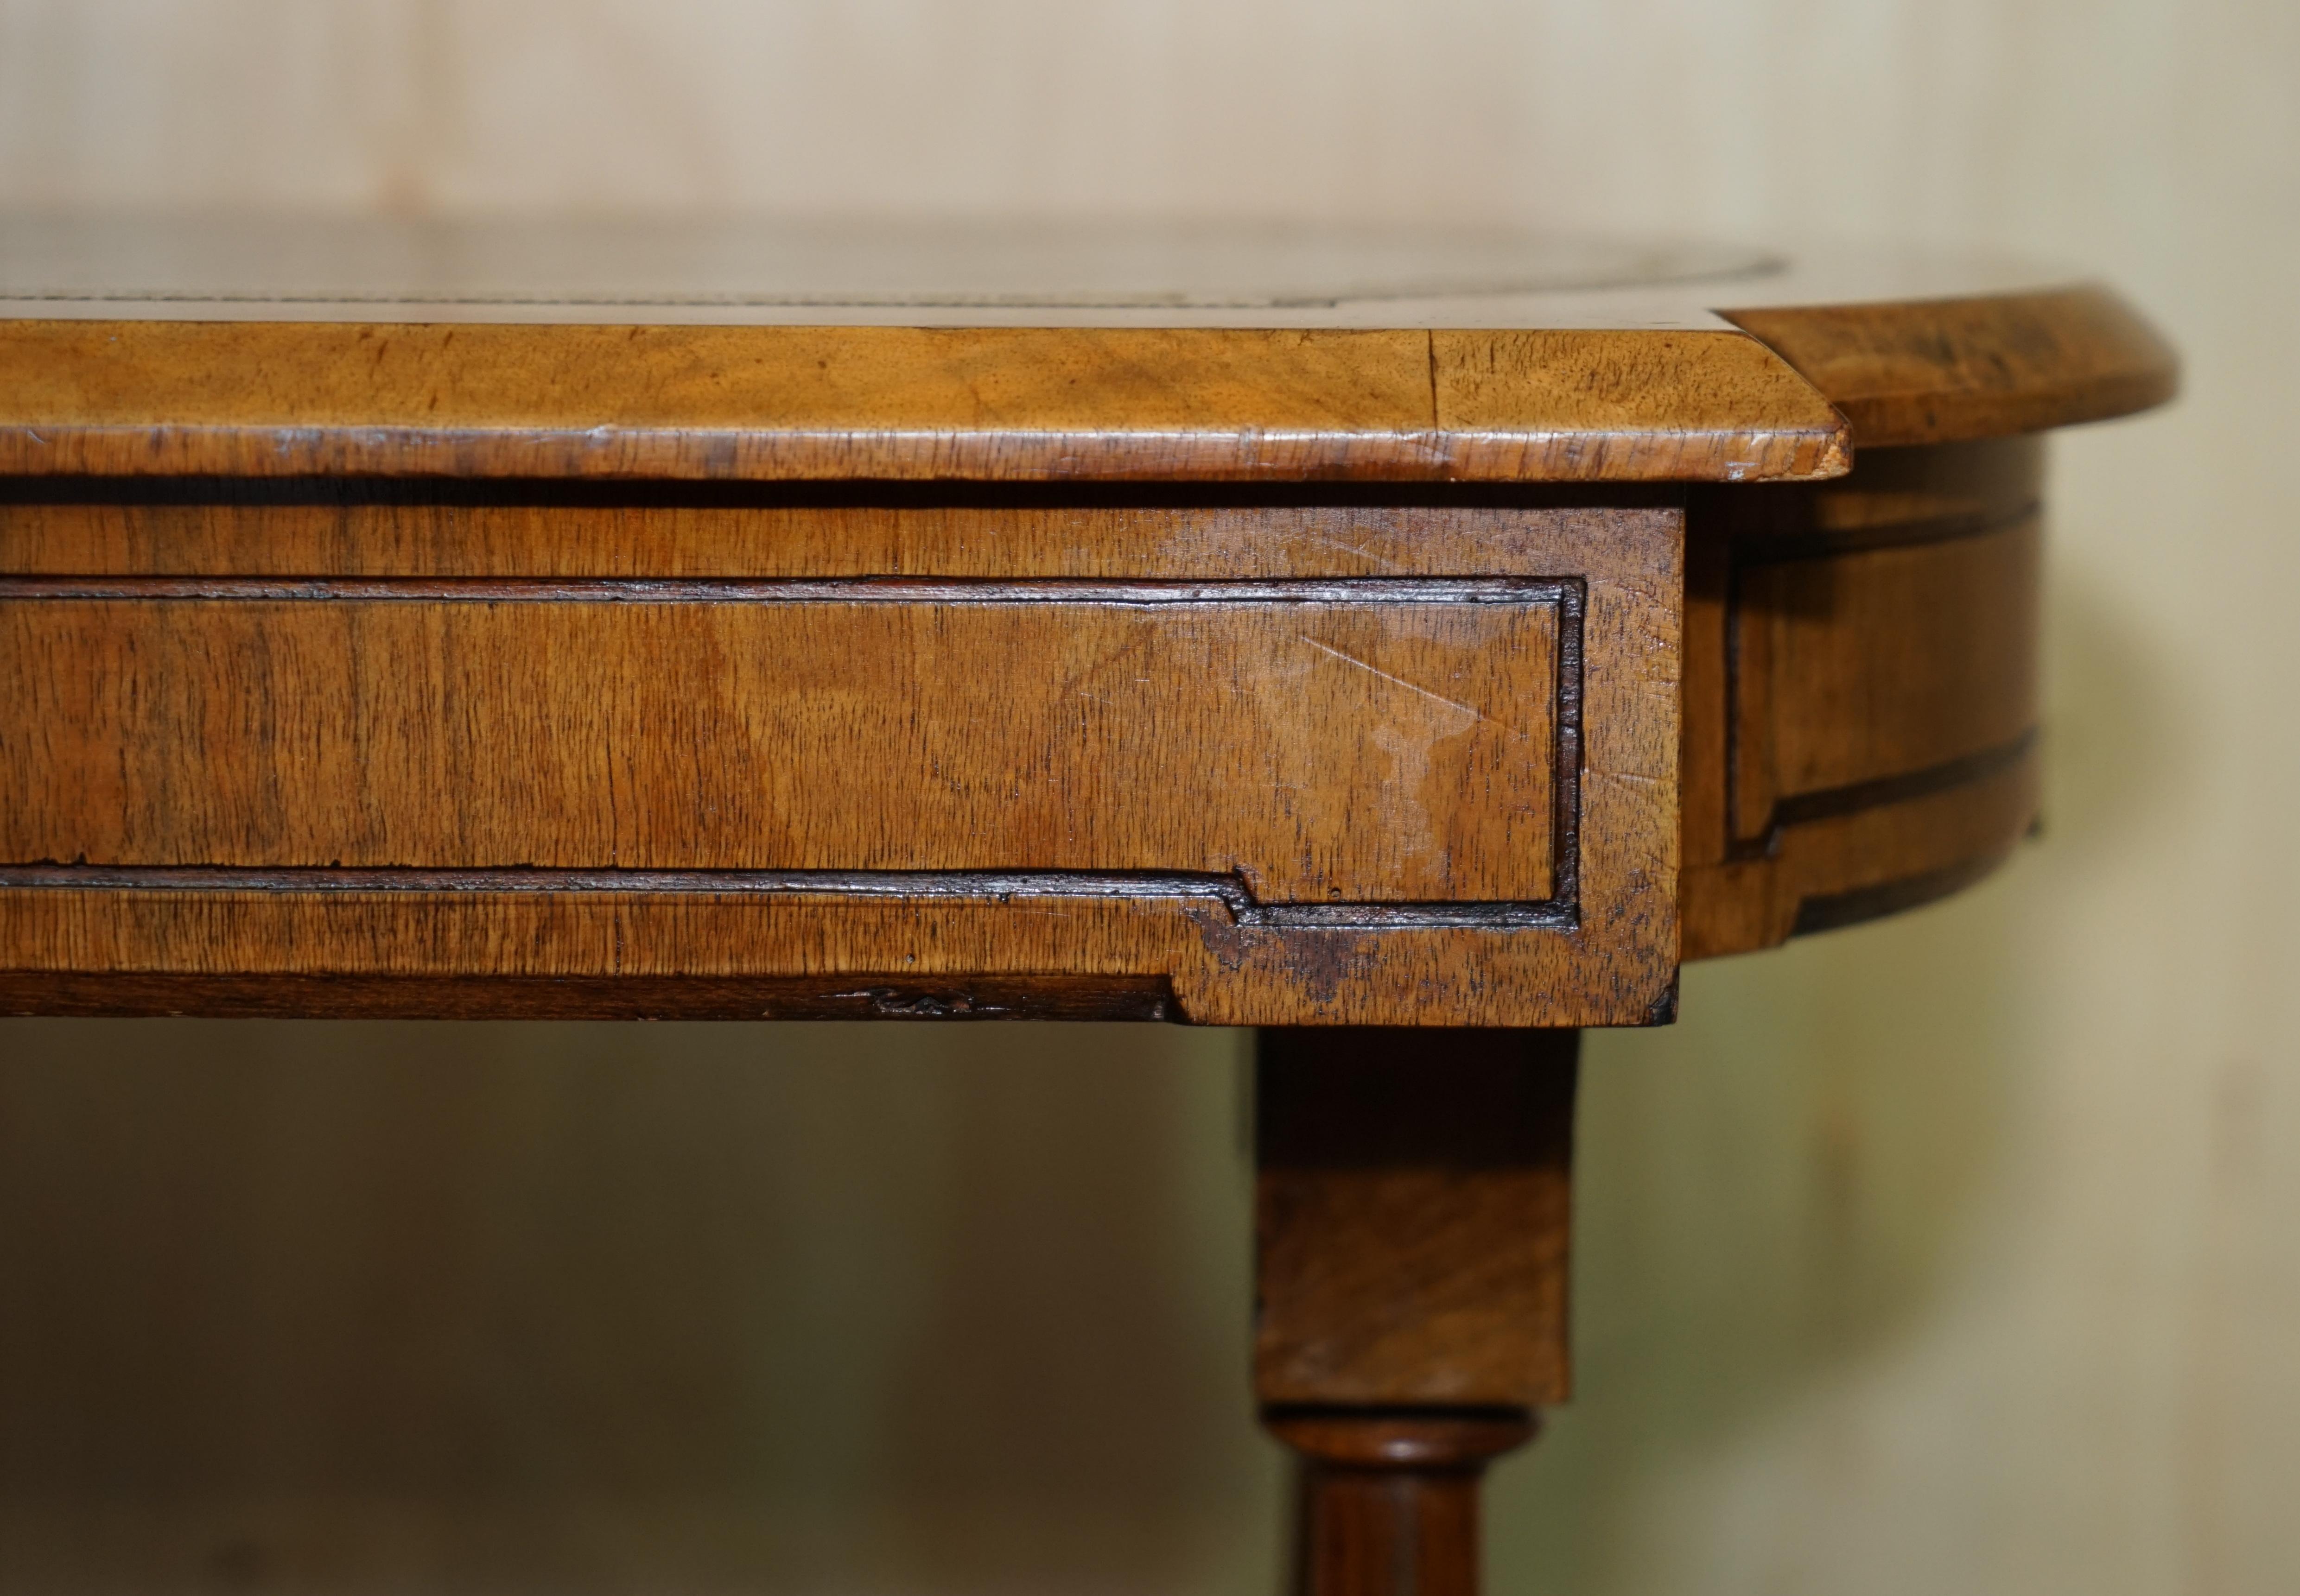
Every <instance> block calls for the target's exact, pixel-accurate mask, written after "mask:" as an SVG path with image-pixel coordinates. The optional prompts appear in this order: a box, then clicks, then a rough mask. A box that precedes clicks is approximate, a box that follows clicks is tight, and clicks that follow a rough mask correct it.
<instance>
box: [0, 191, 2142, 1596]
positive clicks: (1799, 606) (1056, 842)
mask: <svg viewBox="0 0 2300 1596" xmlns="http://www.w3.org/2000/svg"><path fill="white" fill-rule="evenodd" d="M0 318H4V320H0V1010H5V1011H10V1012H16V1013H25V1014H211V1015H416V1016H559V1017H566V1016H584V1017H603V1018H604V1017H635V1018H636V1017H659V1018H722V1019H723V1018H762V1019H776V1018H856V1019H867V1018H918V1017H929V1016H947V1017H969V1018H1107V1019H1138V1020H1174V1021H1182V1022H1187V1023H1193V1024H1204V1025H1223V1026H1255V1027H1263V1033H1262V1038H1261V1043H1260V1064H1259V1072H1260V1074H1259V1089H1258V1102H1259V1107H1258V1118H1257V1130H1256V1137H1257V1143H1258V1147H1259V1153H1260V1160H1261V1163H1260V1183H1259V1195H1258V1233H1259V1266H1258V1267H1259V1302H1258V1309H1257V1317H1256V1322H1255V1326H1254V1369H1255V1378H1256V1382H1257V1391H1258V1395H1259V1399H1260V1401H1261V1403H1262V1405H1263V1419H1264V1421H1265V1422H1266V1423H1267V1424H1268V1425H1269V1426H1270V1427H1271V1429H1272V1430H1273V1431H1274V1432H1275V1433H1276V1434H1278V1435H1279V1437H1280V1438H1281V1439H1282V1440H1284V1441H1285V1442H1287V1443H1288V1444H1289V1445H1290V1446H1292V1447H1294V1448H1295V1449H1296V1450H1297V1451H1299V1452H1300V1453H1301V1454H1302V1455H1303V1456H1304V1458H1305V1459H1307V1460H1308V1462H1307V1465H1306V1467H1305V1472H1304V1491H1303V1503H1304V1517H1303V1529H1302V1539H1301V1542H1300V1562H1299V1576H1300V1578H1301V1581H1302V1583H1303V1586H1304V1590H1305V1591H1308V1592H1315V1593H1317V1596H1344V1593H1350V1596H1374V1593H1377V1592H1388V1593H1400V1596H1402V1593H1404V1592H1423V1593H1427V1596H1440V1593H1446V1592H1455V1593H1458V1592H1468V1591H1469V1590H1471V1588H1472V1587H1473V1585H1474V1584H1475V1574H1476V1561H1477V1551H1476V1490H1477V1484H1476V1482H1477V1476H1478V1474H1479V1470H1480V1468H1481V1467H1483V1465H1484V1464H1485V1462H1486V1460H1487V1459H1489V1458H1491V1457H1493V1456H1495V1455H1496V1454H1498V1453H1500V1452H1502V1451H1505V1450H1507V1449H1509V1448H1511V1447H1513V1446H1514V1445H1516V1444H1518V1443H1519V1442H1522V1441H1524V1440H1525V1439H1526V1438H1527V1437H1528V1436H1529V1435H1530V1434H1531V1433H1532V1430H1533V1427H1534V1424H1535V1416H1536V1414H1537V1412H1538V1409H1540V1408H1541V1407H1542V1406H1544V1405H1545V1404H1548V1403H1553V1402H1556V1401H1561V1400H1562V1399H1563V1397H1564V1396H1565V1394H1566V1380H1567V1361H1566V1238H1567V1228H1568V1223H1567V1215H1568V1190H1567V1185H1568V1169H1569V1156H1570V1146H1571V1116H1572V1103H1573V1089H1574V1070H1575V1047H1576V1035H1577V1028H1578V1027H1585V1026H1630V1025H1652V1024H1658V1023H1662V1022H1664V1021H1666V1020H1668V1019H1669V1018H1671V1014H1672V1012H1673V1010H1674V1007H1675V1003H1676V992H1677V971H1678V966H1679V960H1682V959H1697V958H1706V957H1710V956H1713V955H1716V954H1721V953H1729V952H1739V951H1742V950H1745V949H1754V948H1762V947H1765V946H1769V945H1771V944H1773V943H1779V942H1780V941H1782V940H1783V939H1785V938H1787V937H1788V936H1790V935H1795V934H1796V933H1798V932H1803V931H1813V930H1819V929H1822V928H1825V927H1832V926H1838V925H1842V924H1845V923H1846V922H1848V921H1852V920H1857V919H1864V918H1867V917H1871V916H1875V915H1879V914H1884V913H1888V912H1890V911H1891V910H1896V909H1898V908H1901V907H1904V906H1906V905H1909V904H1913V903H1916V902H1921V901H1923V900H1926V899H1929V898H1932V897H1936V896H1938V895H1940V894H1945V893H1947V892H1950V891H1952V890H1954V888H1956V887H1957V886H1959V885H1963V884H1964V883H1967V882H1970V881H1971V880H1973V879H1974V878H1975V877H1979V875H1981V874H1983V873H1984V872H1986V871H1987V870H1988V869H1990V868H1991V867H1992V866H1993V865H1995V864H1996V862H1997V861H1998V860H2001V859H2002V858H2003V857H2004V855H2005V853H2006V852H2007V851H2008V850H2010V849H2011V848H2012V847H2013V845H2014V844H2015V843H2016V842H2017V841H2018V839H2019V838H2020V837H2021V835H2022V834H2023V832H2024V831H2025V830H2026V829H2027V828H2028V827H2029V824H2030V821H2031V819H2032V817H2033V814H2034V811H2035V807H2036V772H2037V752H2036V736H2037V727H2036V715H2037V694H2036V669H2035V664H2036V662H2035V628H2036V624H2037V609H2038V488H2039V476H2040V465H2041V461H2042V450H2041V446H2040V444H2039V442H2038V434H2039V433H2040V432H2042V431H2043V430H2045V429H2046V428H2053V427H2056V426H2060V425H2062V424H2064V423H2069V422H2075V421H2082V420H2092V419H2096V418H2100V417H2105V416H2111V415H2115V414H2119V413H2122V412H2126V411H2134V410H2138V409H2140V408H2143V407H2146V406H2147V405H2151V404H2154V403H2158V402H2159V401H2161V400H2163V399H2164V398H2165V397H2166V396H2167V395H2169V394H2170V392H2171V387H2172V384H2173V363H2172V361H2171V356H2170V355H2169V353H2167V351H2166V349H2165V348H2164V346H2163V344H2162V343H2161V342H2160V341H2159V340H2158V339H2157V338H2156V337H2154V335H2153V334H2152V333H2151V332H2150V331H2149V329H2148V328H2146V326H2145V325H2144V324H2142V323H2141V322H2140V321H2139V320H2138V319H2137V318H2136V317H2135V316H2134V315H2133V314H2132V313H2131V312H2129V311H2128V310H2127V309H2126V308H2125V307H2124V306H2123V305H2122V304H2121V303H2119V302H2118V301H2117V300H2116V299H2115V298H2114V297H2113V296H2112V295H2110V294H2108V293H2106V292H2104V290H2102V289H2100V288H2097V287H2088V286H2085V285H2083V284H2081V283H2071V282H2068V281H2065V280H2061V279H2057V278H2054V277H2053V276H2051V275H2050V274H2038V273H2034V272H2027V273H2024V272H2022V271H2020V270H2013V269H2004V268H1992V267H1988V266H1975V265H1971V264H1963V265H1959V264H1954V263H1949V264H1944V263H1938V262H1934V263H1926V262H1907V261H1872V262H1858V261H1853V262H1836V263H1831V264H1826V265H1813V264H1807V263H1804V262H1780V261H1777V260H1773V259H1771V258H1768V257H1763V256H1756V255H1749V254H1737V253H1734V252H1729V251H1717V250H1702V249H1691V248H1636V247H1616V246H1608V245H1594V244H1593V245H1571V244H1562V243H1559V242H1557V241H1554V240H1547V241H1545V240H1540V239H1531V238H1526V237H1513V236H1508V235H1500V234H1477V233H1469V234H1461V235H1450V236H1449V235H1436V234H1431V233H1427V232H1423V233H1414V234H1383V233H1370V234H1363V235H1361V234H1346V233H1316V232H1301V231H1286V230H1279V229H1269V230H1263V231H1253V230H1230V231H1227V232H1213V231H1206V232H1192V231H1188V230H1165V231H1154V230H1141V231H1128V230H1125V229H1109V230H1101V231H1093V232H1084V231H1062V230H1057V229H1038V230H1032V229H1004V230H974V231H970V230H968V229H942V230H939V231H916V230H904V229H855V228H849V229H797V228H791V229H767V228H749V227H737V226H734V225H731V224H730V225H724V226H713V227H707V228H695V229H670V228H662V227H653V226H649V227H629V228H618V227H610V226H605V225H597V226H587V227H575V226H544V225H533V226H516V227H514V226H504V227H484V226H465V227H459V228H437V229H423V228H403V227H390V226H385V225H382V224H375V225H358V224H337V225H334V226H330V227H319V226H298V225H293V224H287V223H260V222H253V221H249V222H241V223H237V224H212V225H205V226H203V225H198V224H194V223H188V222H177V223H167V224H157V223H155V224H148V225H145V224H136V223H130V222H124V221H112V222H95V221H80V222H72V221H65V220H46V221H37V222H35V221H22V222H15V223H8V224H0Z"/></svg>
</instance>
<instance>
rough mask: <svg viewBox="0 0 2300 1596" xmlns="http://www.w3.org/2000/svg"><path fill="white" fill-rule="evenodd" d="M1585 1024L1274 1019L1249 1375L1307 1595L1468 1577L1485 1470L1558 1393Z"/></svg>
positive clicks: (1465, 1594) (1461, 1587)
mask: <svg viewBox="0 0 2300 1596" xmlns="http://www.w3.org/2000/svg"><path fill="white" fill-rule="evenodd" d="M1578 1052H1579V1034H1578V1033H1576V1032H1572V1031H1466V1030H1376V1029H1363V1028H1335V1029H1326V1030H1312V1029H1299V1030H1265V1031H1263V1033H1262V1034H1261V1038H1260V1043H1259V1049H1258V1057H1257V1060H1256V1067H1255V1075H1256V1085H1255V1148H1256V1154H1257V1158H1258V1160H1259V1169H1258V1175H1257V1179H1256V1190H1255V1209H1256V1212H1255V1233H1256V1242H1257V1258H1256V1274H1257V1299H1256V1323H1255V1333H1254V1383H1255V1392H1256V1395H1257V1397H1258V1399H1259V1401H1260V1402H1261V1405H1262V1414H1263V1423H1264V1424H1265V1425H1267V1426H1269V1428H1270V1430H1271V1433H1272V1434H1275V1435H1276V1436H1277V1437H1278V1438H1279V1440H1281V1441H1283V1442H1286V1443H1287V1444H1288V1446H1290V1447H1292V1448H1293V1449H1295V1451H1297V1452H1298V1453H1300V1454H1301V1456H1302V1459H1303V1471H1304V1472H1303V1479H1302V1491H1301V1508H1300V1511H1301V1516H1302V1517H1301V1525H1300V1534H1299V1539H1298V1541H1297V1567H1296V1579H1297V1587H1298V1591H1299V1592H1300V1596H1472V1592H1475V1591H1476V1589H1477V1585H1478V1482H1479V1476H1480V1475H1482V1473H1483V1472H1484V1469H1485V1466H1486V1464H1487V1463H1488V1461H1489V1460H1490V1459H1493V1458H1495V1457H1497V1456H1499V1455H1500V1454H1501V1453H1503V1452H1505V1451H1509V1450H1510V1449H1511V1448H1513V1447H1515V1446H1517V1445H1519V1444H1521V1442H1524V1441H1526V1440H1527V1439H1529V1437H1530V1436H1531V1435H1532V1434H1533V1433H1534V1429H1535V1427H1536V1425H1537V1422H1538V1419H1537V1413H1536V1410H1537V1409H1538V1408H1539V1407H1540V1406H1542V1405H1544V1404H1546V1403H1551V1402H1556V1401H1563V1399H1564V1397H1565V1394H1566V1386H1567V1374H1568V1371H1567V1362H1566V1341H1565V1330H1566V1262H1567V1240H1568V1228H1569V1223H1570V1216H1571V1191H1570V1185H1571V1162H1572V1126H1573V1089H1574V1079H1575V1073H1576V1060H1577V1056H1578Z"/></svg>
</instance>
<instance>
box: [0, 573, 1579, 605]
mask: <svg viewBox="0 0 2300 1596" xmlns="http://www.w3.org/2000/svg"><path fill="white" fill-rule="evenodd" d="M1578 591H1579V584H1578V583H1573V582H1568V581H1562V580H1557V579H1553V578H1519V577H1442V578H1441V577H1352V578H1289V579H1283V580H1275V581H1210V582H1195V581H1187V580H1136V581H1124V582H1105V581H1093V580H1084V579H1075V578H1023V579H996V580H986V581H967V580H949V579H939V578H917V577H860V578H802V579H796V580H792V579H783V580H768V581H721V580H710V581H667V580H654V579H649V578H610V579H586V580H566V579H562V578H512V579H504V578H381V579H378V578H341V577H292V578H237V577H0V601H15V602H37V601H41V600H58V599H76V600H82V601H97V602H120V603H129V602H144V603H150V602H154V601H184V600H194V601H198V600H205V601H211V602H221V603H252V602H271V603H475V604H476V603H487V604H493V603H632V604H758V603H810V604H1104V605H1157V604H1242V603H1263V604H1368V603H1388V604H1397V603H1416V604H1433V603H1434V604H1559V603H1564V602H1565V600H1566V598H1567V596H1568V594H1569V593H1571V594H1577V595H1578Z"/></svg>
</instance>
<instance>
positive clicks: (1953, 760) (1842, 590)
mask: <svg viewBox="0 0 2300 1596" xmlns="http://www.w3.org/2000/svg"><path fill="white" fill-rule="evenodd" d="M2039 542H2040V540H2039V535H2038V524H2037V522H2036V521H2035V520H2034V519H2033V518H2030V519H2026V520H2021V522H2019V523H2018V524H2016V525H2013V526H2011V527H2006V528H2000V529H1996V530H1990V531H1988V532H1985V533H1983V534H1980V535H1978V536H1956V537H1949V538H1943V539H1939V540H1936V541H1929V542H1923V543H1917V544H1910V545H1907V546H1903V547H1886V548H1873V549H1866V550H1854V551H1851V552H1845V553H1824V554H1820V555H1814V556H1812V557H1806V558H1798V559H1788V560H1771V561H1763V562H1761V563H1758V562H1753V563H1748V564H1746V565H1744V566H1743V567H1742V568H1741V569H1738V571H1737V572H1736V573H1735V576H1734V596H1733V605H1732V614H1731V621H1730V625H1731V627H1732V639H1733V649H1734V654H1733V673H1734V692H1733V696H1734V703H1733V706H1732V715H1733V733H1734V753H1733V761H1732V765H1733V772H1732V774H1733V786H1732V796H1733V803H1734V820H1735V827H1734V835H1735V836H1736V838H1737V839H1739V840H1747V839H1752V838H1758V837H1762V836H1763V835H1766V833H1767V832H1768V831H1769V830H1770V829H1771V827H1773V826H1775V825H1777V824H1781V823H1784V822H1786V821H1788V820H1791V819H1795V818H1796V817H1797V816H1798V815H1799V814H1801V813H1804V812H1806V811H1808V810H1813V811H1815V812H1818V811H1819V810H1824V809H1827V808H1828V807H1829V805H1830V804H1831V803H1833V802H1837V801H1838V799H1839V798H1840V797H1842V798H1844V799H1846V801H1850V800H1851V798H1853V797H1854V796H1857V795H1858V794H1860V793H1861V792H1862V791H1863V790H1864V789H1865V788H1866V787H1868V786H1871V784H1876V783H1879V782H1886V781H1891V780H1894V779H1896V778H1904V777H1920V776H1922V775H1924V774H1925V773H1927V772H1932V771H1938V770H1946V769H1950V768H1952V767H1954V766H1956V765H1957V764H1958V762H1959V761H1973V760H1976V759H1987V758H1989V757H1991V756H1995V755H1997V754H2000V753H2001V754H2004V755H2005V756H2006V757H2010V754H2011V752H2013V751H2015V750H2017V749H2018V748H2019V747H2020V746H2021V744H2022V742H2023V739H2025V738H2026V737H2027V736H2029V732H2030V730H2031V728H2032V727H2034V726H2035V724H2036V714H2037V661H2036V638H2035V628H2034V626H2033V624H2032V619H2033V617H2034V615H2035V612H2036V607H2037V583H2038V555H2039Z"/></svg>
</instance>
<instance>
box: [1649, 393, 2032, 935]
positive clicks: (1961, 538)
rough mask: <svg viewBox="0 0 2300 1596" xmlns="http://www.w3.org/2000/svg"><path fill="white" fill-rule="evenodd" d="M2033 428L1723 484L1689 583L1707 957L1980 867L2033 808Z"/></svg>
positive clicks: (1689, 766)
mask: <svg viewBox="0 0 2300 1596" xmlns="http://www.w3.org/2000/svg"><path fill="white" fill-rule="evenodd" d="M2042 465H2043V451H2042V447H2041V445H2040V444H2039V443H2038V440H2035V439H2032V438H2006V439H1998V440H1991V441H1985V442H1979V443H1972V444H1961V445H1934V446H1931V447H1922V448H1908V449H1875V450H1871V451H1869V452H1867V453H1864V454H1863V456H1862V459H1861V464H1860V465H1859V467H1858V468H1857V469H1856V470H1854V473H1853V474H1852V475H1851V476H1850V477H1847V478H1843V479H1841V480H1839V481H1838V482H1834V483H1830V484H1828V485H1826V486H1821V485H1815V486H1813V487H1811V488H1796V489H1787V490H1782V491H1774V490H1771V489H1768V488H1757V489H1752V490H1749V491H1747V492H1745V493H1735V494H1730V495H1727V494H1718V495H1702V496H1701V497H1700V498H1698V499H1697V500H1696V502H1695V503H1694V504H1693V505H1692V507H1691V510H1690V527H1691V533H1690V547H1689V553H1688V574H1687V592H1686V675H1685V695H1686V697H1685V707H1686V719H1685V726H1686V742H1685V759H1684V767H1683V769H1684V774H1685V788H1684V794H1685V796H1684V826H1685V852H1684V867H1683V869H1684V873H1683V875H1682V876H1681V877H1680V879H1679V899H1680V903H1681V906H1682V912H1683V916H1684V919H1683V925H1684V954H1685V957H1687V958H1688V959H1699V958H1705V957H1709V956H1712V955H1714V954H1719V953H1730V952H1744V951H1746V950H1748V949H1752V948H1761V947H1770V946H1772V945H1774V944H1775V943H1779V942H1781V941H1783V940H1785V939H1786V938H1788V936H1789V935H1792V934H1794V933H1795V932H1797V931H1800V930H1804V931H1816V930H1825V929H1828V928H1829V927H1832V926H1838V925H1844V924H1846V923H1849V922H1851V921H1853V920H1856V919H1869V918H1872V917H1874V916H1876V915H1879V914H1884V913H1888V912H1891V911H1892V910H1896V909H1899V908H1905V907H1908V906H1909V905H1911V904H1913V903H1917V902H1923V901H1925V900H1926V899H1927V898H1931V897H1938V896H1941V895H1942V894H1946V893H1948V892H1951V891H1954V889H1955V888H1957V887H1959V886H1962V885H1966V884H1967V883H1969V882H1971V881H1972V880H1975V879H1977V878H1978V877H1980V876H1982V875H1985V874H1986V873H1987V872H1988V870H1990V869H1993V868H1995V866H1996V864H1998V863H1999V862H2001V861H2002V860H2003V859H2004V857H2005V855H2006V854H2007V853H2009V852H2011V851H2012V849H2013V846H2014V845H2015V844H2017V843H2018V842H2019V840H2020V838H2021V835H2023V834H2024V833H2025V832H2027V830H2028V829H2029V827H2030V826H2031V824H2032V823H2033V821H2034V819H2035V818H2036V806H2037V740H2038V711H2037V623H2038V553H2039V546H2038V545H2039V524H2038V517H2039V502H2038V495H2039V493H2040V491H2041V487H2042Z"/></svg>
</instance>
